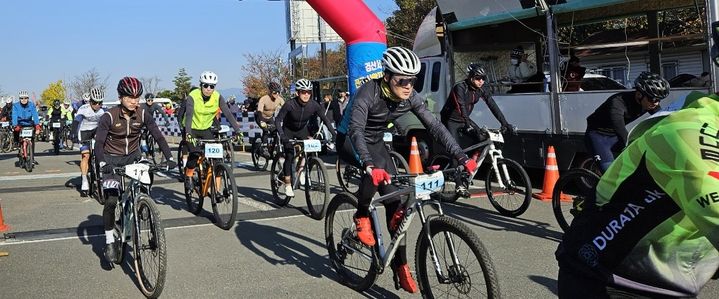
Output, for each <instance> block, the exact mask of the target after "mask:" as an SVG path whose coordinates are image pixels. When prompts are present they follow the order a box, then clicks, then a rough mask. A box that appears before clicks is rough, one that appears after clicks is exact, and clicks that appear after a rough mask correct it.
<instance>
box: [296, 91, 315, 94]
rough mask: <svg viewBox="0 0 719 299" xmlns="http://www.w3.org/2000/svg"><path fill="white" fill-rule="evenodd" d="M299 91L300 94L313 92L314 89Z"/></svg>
mask: <svg viewBox="0 0 719 299" xmlns="http://www.w3.org/2000/svg"><path fill="white" fill-rule="evenodd" d="M297 93H299V94H311V93H312V91H310V90H298V91H297Z"/></svg>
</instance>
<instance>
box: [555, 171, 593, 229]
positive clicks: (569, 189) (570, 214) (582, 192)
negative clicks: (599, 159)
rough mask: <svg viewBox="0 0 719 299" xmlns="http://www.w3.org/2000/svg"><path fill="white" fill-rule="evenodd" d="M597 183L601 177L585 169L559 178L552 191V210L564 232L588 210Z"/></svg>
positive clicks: (567, 173) (570, 172)
mask: <svg viewBox="0 0 719 299" xmlns="http://www.w3.org/2000/svg"><path fill="white" fill-rule="evenodd" d="M597 183H599V176H598V175H597V174H596V173H594V172H592V171H590V170H587V169H584V168H575V169H570V170H569V171H567V172H566V173H564V174H562V175H561V176H559V179H558V180H557V183H556V184H555V185H554V190H553V191H552V210H554V217H555V218H557V223H559V227H561V228H562V231H565V232H566V231H567V230H568V229H569V225H570V224H571V223H572V220H573V219H574V218H575V217H577V216H579V214H581V212H582V211H584V209H586V208H587V204H588V201H589V200H590V199H591V198H593V196H594V192H596V186H597ZM562 199H564V200H562Z"/></svg>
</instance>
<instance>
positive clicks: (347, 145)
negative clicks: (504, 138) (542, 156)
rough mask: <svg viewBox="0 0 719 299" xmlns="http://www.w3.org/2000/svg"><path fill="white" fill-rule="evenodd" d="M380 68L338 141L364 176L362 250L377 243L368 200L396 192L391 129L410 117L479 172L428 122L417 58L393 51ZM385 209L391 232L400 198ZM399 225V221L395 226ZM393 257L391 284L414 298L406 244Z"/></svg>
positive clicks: (354, 103)
mask: <svg viewBox="0 0 719 299" xmlns="http://www.w3.org/2000/svg"><path fill="white" fill-rule="evenodd" d="M382 65H383V67H384V76H383V77H382V78H378V79H373V80H370V81H368V82H367V83H364V85H362V86H360V87H359V89H357V92H356V93H355V94H354V95H353V97H352V98H351V99H350V102H349V104H348V106H347V108H346V110H345V113H344V115H343V117H342V122H341V124H340V128H339V129H338V131H339V135H338V139H337V142H338V144H340V145H341V148H340V150H339V151H338V152H339V154H340V158H342V159H343V160H345V161H346V162H348V163H352V164H354V165H355V166H357V167H359V168H360V169H364V170H365V175H364V176H363V177H362V183H361V185H360V191H359V194H358V197H359V206H358V209H357V213H356V214H355V217H354V221H355V225H356V227H357V234H358V237H359V239H360V241H361V242H362V243H363V244H365V245H366V246H374V244H375V242H376V241H375V238H374V235H373V233H372V225H371V223H370V219H369V204H370V201H371V200H372V196H374V194H375V193H376V192H377V191H379V192H380V194H387V193H391V192H394V191H396V190H397V187H395V186H393V185H390V184H389V183H390V174H396V173H397V170H396V169H395V167H394V165H393V164H392V162H391V161H392V160H391V158H390V156H389V152H388V151H387V148H386V147H385V145H384V141H383V140H382V137H383V135H384V132H385V131H386V130H387V125H388V124H389V123H391V122H392V121H394V120H395V119H397V118H398V117H400V116H402V115H405V114H406V113H408V112H410V111H411V112H412V113H414V114H415V115H416V116H417V117H418V118H419V120H420V121H421V122H422V124H423V125H424V127H425V128H427V129H428V130H429V132H430V135H432V136H435V138H436V139H437V140H439V142H440V143H441V144H443V145H444V146H445V147H446V148H447V149H448V152H449V153H450V154H452V155H454V156H455V157H456V158H457V160H459V161H460V162H461V163H463V165H465V167H466V170H467V171H468V172H470V173H471V172H472V171H474V170H475V169H476V168H477V163H476V162H475V161H474V160H472V159H469V158H468V157H467V155H466V154H464V152H462V149H461V148H460V147H459V145H457V142H456V141H455V140H454V139H453V138H452V135H451V134H450V133H449V132H448V131H447V129H446V128H445V127H444V126H443V125H442V124H441V123H440V122H439V121H438V120H437V119H436V118H435V117H434V116H432V113H431V112H430V111H429V110H428V109H427V106H426V104H425V101H424V99H422V97H421V96H419V94H417V92H415V91H414V90H413V86H414V83H415V81H416V79H417V78H416V75H417V73H419V71H420V62H419V58H418V57H417V55H416V54H415V53H414V52H412V51H411V50H409V49H406V48H403V47H391V48H388V49H387V50H385V52H384V53H383V54H382ZM383 183H384V184H383ZM385 208H386V219H387V224H388V226H389V227H392V225H390V223H391V222H392V221H393V220H392V218H393V217H394V215H395V211H398V210H399V209H401V202H400V198H396V199H395V200H394V201H393V202H391V203H389V204H388V205H386V206H385ZM397 220H400V219H396V220H394V221H397ZM397 251H398V254H397V255H396V256H395V258H394V260H393V261H392V270H393V271H394V277H395V281H397V280H399V286H400V287H401V288H402V289H404V290H405V291H407V292H410V293H415V292H417V290H418V289H417V285H416V283H415V282H414V280H413V279H412V274H411V273H410V271H409V266H408V265H407V252H406V245H405V243H404V240H403V241H402V243H401V244H400V246H399V248H398V249H397Z"/></svg>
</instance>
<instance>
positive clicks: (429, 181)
mask: <svg viewBox="0 0 719 299" xmlns="http://www.w3.org/2000/svg"><path fill="white" fill-rule="evenodd" d="M442 186H444V174H443V173H442V172H441V171H438V172H435V173H433V174H431V175H427V174H423V175H418V176H416V177H415V178H414V192H415V193H416V196H422V195H429V194H432V193H433V192H437V191H439V190H442Z"/></svg>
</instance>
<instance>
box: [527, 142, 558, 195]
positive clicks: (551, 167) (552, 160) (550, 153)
mask: <svg viewBox="0 0 719 299" xmlns="http://www.w3.org/2000/svg"><path fill="white" fill-rule="evenodd" d="M557 180H559V166H557V155H556V154H555V153H554V147H553V146H551V145H550V146H549V148H548V149H547V163H546V166H545V167H544V183H543V184H542V192H541V193H534V194H532V197H534V198H536V199H539V200H542V201H551V200H552V191H554V185H555V184H556V183H557Z"/></svg>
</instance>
